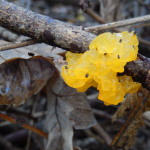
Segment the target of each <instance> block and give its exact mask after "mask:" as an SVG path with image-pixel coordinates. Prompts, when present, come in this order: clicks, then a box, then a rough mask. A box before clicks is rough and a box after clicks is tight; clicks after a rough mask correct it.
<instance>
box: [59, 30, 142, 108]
mask: <svg viewBox="0 0 150 150" xmlns="http://www.w3.org/2000/svg"><path fill="white" fill-rule="evenodd" d="M89 49H90V50H88V51H86V52H85V53H83V54H77V53H72V52H67V53H66V61H67V65H64V66H63V67H62V72H61V75H62V77H63V79H64V81H65V82H66V84H68V85H69V86H71V87H73V88H76V89H77V91H78V92H85V91H86V90H87V89H88V88H89V87H91V86H93V87H96V88H97V89H98V90H99V96H98V99H100V100H102V101H104V103H105V104H106V105H117V104H118V103H120V102H122V101H123V99H124V96H125V94H126V93H135V92H137V91H138V89H139V87H140V86H141V84H140V83H136V82H133V80H132V77H130V76H126V75H123V76H118V75H117V74H118V73H122V72H124V66H125V65H126V63H127V62H130V61H133V60H136V58H137V53H138V39H137V37H136V35H135V34H134V33H133V32H131V33H129V32H127V31H124V32H122V33H109V32H107V33H103V34H100V35H99V36H97V37H96V38H95V39H94V40H93V41H92V42H91V43H90V45H89Z"/></svg>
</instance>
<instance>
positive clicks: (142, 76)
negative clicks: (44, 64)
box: [0, 0, 150, 90]
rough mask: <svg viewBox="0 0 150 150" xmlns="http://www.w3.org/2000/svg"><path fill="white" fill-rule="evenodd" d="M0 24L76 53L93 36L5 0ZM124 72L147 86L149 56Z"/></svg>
mask: <svg viewBox="0 0 150 150" xmlns="http://www.w3.org/2000/svg"><path fill="white" fill-rule="evenodd" d="M147 17H148V16H147ZM149 17H150V16H149ZM143 18H145V17H143ZM140 21H143V20H142V19H141V20H140ZM140 21H139V22H140ZM0 26H2V27H5V28H7V29H10V30H12V31H14V32H16V33H19V34H23V35H27V36H29V37H31V38H33V39H34V40H36V41H39V42H44V43H48V44H50V45H53V46H58V47H61V48H65V49H67V50H70V51H73V52H79V53H82V52H84V51H86V50H88V45H89V44H90V42H91V40H92V39H94V38H95V37H96V35H94V34H91V33H89V32H86V31H84V30H83V28H82V27H79V26H74V25H70V24H67V23H64V22H61V21H58V20H55V19H53V18H50V17H47V16H44V15H40V14H37V13H34V12H32V11H28V10H26V9H23V8H21V7H18V6H16V5H14V4H11V3H9V2H7V1H5V0H3V1H0ZM125 73H126V74H127V75H131V76H132V77H134V78H133V79H134V80H135V81H138V82H141V83H142V85H143V86H144V87H146V88H147V89H149V90H150V61H149V59H147V58H142V59H141V60H138V61H134V62H130V63H128V64H127V65H126V66H125Z"/></svg>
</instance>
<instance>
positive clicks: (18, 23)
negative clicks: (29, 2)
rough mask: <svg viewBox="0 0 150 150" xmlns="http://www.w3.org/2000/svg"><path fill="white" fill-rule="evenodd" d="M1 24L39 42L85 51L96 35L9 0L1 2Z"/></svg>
mask: <svg viewBox="0 0 150 150" xmlns="http://www.w3.org/2000/svg"><path fill="white" fill-rule="evenodd" d="M0 26H2V27H5V28H7V29H10V30H12V31H14V32H16V33H19V34H23V35H27V36H29V37H31V38H33V39H35V40H37V41H39V42H45V43H47V44H50V45H53V46H58V47H61V48H65V49H71V50H72V51H74V52H84V51H85V50H87V49H88V45H89V43H90V41H91V40H92V39H93V38H94V37H95V35H93V34H91V33H88V32H86V31H84V30H82V27H81V26H80V27H79V26H73V25H70V24H67V23H64V22H61V21H58V20H55V19H53V18H50V17H48V16H44V15H40V14H37V13H34V12H32V11H28V10H26V9H23V8H21V7H18V6H16V5H14V4H12V3H9V2H7V1H5V0H4V1H1V2H0Z"/></svg>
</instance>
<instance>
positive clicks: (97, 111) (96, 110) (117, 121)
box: [92, 109, 124, 124]
mask: <svg viewBox="0 0 150 150" xmlns="http://www.w3.org/2000/svg"><path fill="white" fill-rule="evenodd" d="M92 110H93V112H94V113H95V115H98V116H100V117H103V118H106V119H109V120H112V116H111V115H109V114H108V113H106V112H105V111H101V110H98V109H92ZM115 122H116V123H119V124H123V123H124V121H123V120H121V119H119V120H116V121H115Z"/></svg>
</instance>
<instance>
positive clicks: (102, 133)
mask: <svg viewBox="0 0 150 150" xmlns="http://www.w3.org/2000/svg"><path fill="white" fill-rule="evenodd" d="M93 129H95V130H96V131H97V133H98V134H99V135H100V136H101V137H102V138H103V139H104V140H105V142H106V144H107V145H110V144H111V142H112V139H111V137H110V136H109V135H108V133H107V132H106V131H105V130H104V129H103V128H102V127H101V125H100V124H96V125H95V126H93Z"/></svg>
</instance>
